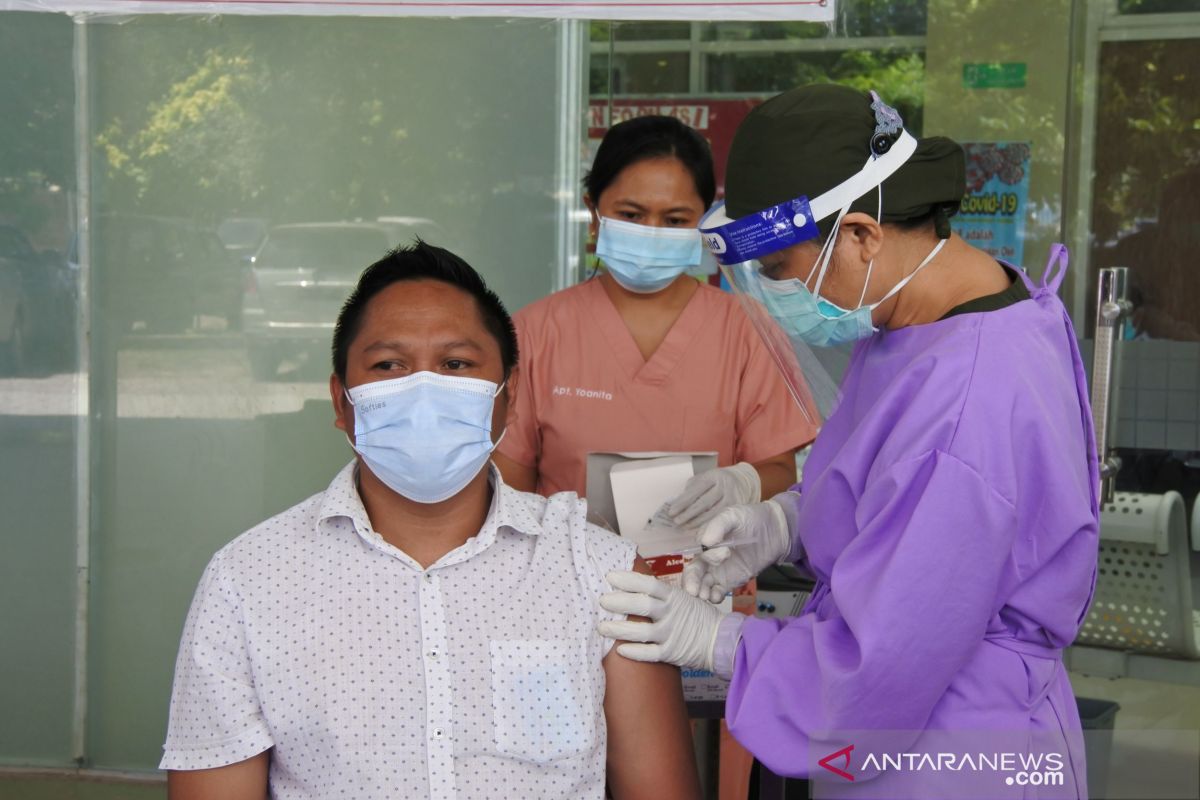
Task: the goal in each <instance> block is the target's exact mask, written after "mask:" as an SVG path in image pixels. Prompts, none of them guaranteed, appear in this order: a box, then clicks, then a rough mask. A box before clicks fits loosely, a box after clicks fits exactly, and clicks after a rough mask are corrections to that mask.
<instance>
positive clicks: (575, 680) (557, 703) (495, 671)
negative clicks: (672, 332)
mask: <svg viewBox="0 0 1200 800" xmlns="http://www.w3.org/2000/svg"><path fill="white" fill-rule="evenodd" d="M491 661H492V663H491V667H492V669H491V672H492V715H493V719H494V724H495V736H496V749H497V750H499V751H500V752H501V753H503V754H505V755H509V756H513V757H516V758H521V759H525V760H528V761H534V762H539V763H545V762H549V761H555V760H558V759H561V758H567V757H570V756H574V755H579V754H581V753H585V752H587V751H589V750H591V749H592V748H593V747H594V746H595V745H596V738H597V730H598V724H597V718H598V717H599V716H600V714H601V713H602V711H601V705H600V703H601V696H602V693H601V691H600V687H599V686H598V681H599V680H602V678H601V677H599V676H598V673H599V667H598V666H597V665H595V664H593V663H591V659H590V658H589V655H588V642H587V640H585V639H518V640H511V641H493V642H491Z"/></svg>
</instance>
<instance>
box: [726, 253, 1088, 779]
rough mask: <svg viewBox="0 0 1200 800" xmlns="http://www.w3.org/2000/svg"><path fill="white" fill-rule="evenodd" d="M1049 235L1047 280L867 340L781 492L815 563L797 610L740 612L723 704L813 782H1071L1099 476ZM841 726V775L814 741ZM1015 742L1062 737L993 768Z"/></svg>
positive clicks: (822, 742)
mask: <svg viewBox="0 0 1200 800" xmlns="http://www.w3.org/2000/svg"><path fill="white" fill-rule="evenodd" d="M1059 256H1061V257H1062V261H1061V267H1060V271H1059V273H1058V275H1057V276H1055V277H1054V278H1053V279H1051V280H1050V281H1049V283H1048V285H1047V283H1043V284H1042V285H1041V286H1034V285H1033V284H1032V283H1031V282H1030V281H1029V280H1028V278H1026V277H1025V276H1024V274H1022V280H1025V281H1026V283H1027V284H1028V285H1029V286H1030V291H1031V294H1032V295H1033V298H1032V300H1026V301H1022V302H1019V303H1016V304H1015V305H1012V306H1009V307H1007V308H1004V309H1001V310H998V311H992V312H986V313H974V314H964V315H960V316H955V317H951V318H949V319H945V320H941V321H939V322H935V323H932V324H929V325H920V326H915V327H911V328H904V329H900V330H895V331H884V332H881V333H879V334H876V335H875V336H874V337H872V338H871V339H869V340H866V341H864V342H862V343H861V344H860V345H859V346H858V348H857V350H856V351H855V353H854V356H853V359H852V361H851V363H850V366H849V368H848V370H847V373H846V376H845V379H844V381H843V385H842V390H843V400H842V402H841V405H840V406H839V407H838V409H837V411H836V412H835V413H834V414H833V415H832V416H831V417H830V418H829V420H828V422H827V424H826V425H825V427H824V429H823V430H822V431H821V433H820V436H819V437H818V438H817V441H816V443H815V444H814V446H813V450H812V454H811V455H810V457H809V459H808V461H807V463H806V464H805V468H804V482H803V492H802V494H798V493H796V492H797V491H798V490H793V492H787V493H784V494H783V495H780V496H779V498H777V499H779V500H782V501H783V504H784V507H785V512H786V513H787V515H788V517H789V522H790V523H791V524H792V526H793V527H792V530H794V531H797V532H798V535H799V536H800V537H801V539H802V543H803V546H804V551H805V553H806V556H805V558H804V559H803V561H802V562H801V563H800V565H799V566H801V567H802V568H805V569H807V570H808V571H810V572H811V573H812V574H813V575H814V576H815V577H816V578H817V580H818V584H817V588H816V590H815V592H814V594H813V596H812V598H811V599H810V601H809V603H808V606H807V607H806V608H805V611H804V613H803V614H802V615H801V616H799V617H794V618H791V619H788V620H786V621H780V620H771V619H753V618H751V619H747V620H746V622H745V625H744V626H743V628H742V633H741V639H740V642H739V644H738V647H737V651H736V656H735V663H734V674H733V680H732V683H731V685H730V688H729V696H728V701H727V704H726V717H727V719H728V723H729V728H730V730H731V731H732V732H733V734H734V736H736V737H737V739H738V740H739V741H741V742H742V744H744V745H745V746H746V747H747V748H748V749H749V750H750V751H751V752H752V753H754V755H755V756H757V757H758V758H759V759H760V760H761V761H762V762H763V763H764V764H766V765H767V766H768V767H769V768H771V769H772V770H773V771H775V772H776V773H779V774H783V775H789V776H803V777H811V778H812V779H813V780H814V786H815V793H816V796H817V797H881V798H893V799H895V798H907V797H920V798H933V797H970V798H981V797H998V798H999V797H1003V798H1008V797H1026V798H1028V797H1039V798H1044V797H1056V798H1057V797H1069V798H1076V797H1079V798H1086V797H1087V794H1086V788H1085V775H1084V757H1083V740H1082V736H1081V733H1080V722H1079V716H1078V712H1077V710H1076V706H1075V701H1074V697H1073V694H1072V691H1071V686H1070V684H1069V683H1068V680H1067V673H1066V671H1065V670H1064V668H1063V665H1062V660H1061V648H1063V647H1065V646H1066V645H1068V644H1070V642H1071V641H1072V640H1073V639H1074V638H1075V634H1076V631H1077V630H1078V628H1079V626H1080V624H1081V622H1082V620H1083V617H1084V614H1085V613H1086V610H1087V606H1088V603H1089V602H1090V600H1091V595H1092V590H1093V587H1094V584H1095V571H1096V553H1097V546H1098V532H1099V508H1098V497H1097V495H1098V483H1099V478H1098V468H1097V461H1096V453H1095V445H1094V441H1095V440H1094V435H1093V431H1092V422H1091V412H1090V410H1089V403H1088V399H1087V386H1086V383H1085V377H1084V371H1083V366H1082V363H1081V361H1080V358H1079V352H1078V348H1077V346H1076V340H1075V333H1074V330H1073V328H1072V326H1071V321H1070V318H1069V317H1068V315H1067V312H1066V309H1065V308H1064V307H1063V305H1062V303H1061V302H1060V301H1059V299H1058V297H1057V296H1056V294H1055V291H1056V290H1057V288H1058V285H1059V283H1060V282H1061V279H1062V273H1063V272H1064V271H1065V256H1066V254H1065V251H1061V252H1060V251H1059V250H1057V249H1056V251H1055V254H1054V255H1053V256H1052V257H1051V264H1050V265H1049V266H1047V269H1046V272H1047V275H1048V276H1049V274H1050V273H1051V271H1052V269H1053V267H1054V263H1055V262H1056V261H1058V260H1059ZM848 745H854V746H855V749H854V750H853V751H849V752H847V753H843V754H841V755H838V756H836V757H835V758H832V759H829V760H828V761H827V763H829V764H831V765H832V766H833V767H837V768H839V769H841V770H842V772H845V773H847V774H849V775H852V776H853V777H854V778H855V780H854V781H850V780H848V779H847V778H845V777H842V776H840V775H839V774H838V773H837V772H836V771H834V770H831V769H829V768H827V767H822V766H820V765H819V763H818V762H819V760H820V759H821V758H823V757H826V756H830V755H832V754H834V753H836V752H837V751H839V750H841V749H842V748H845V747H847V746H848ZM958 750H961V751H965V752H966V754H967V755H968V756H970V760H969V761H965V762H964V761H962V760H961V759H960V760H954V761H952V762H951V761H947V760H945V759H944V758H943V760H942V762H941V764H940V767H941V768H939V769H935V768H932V767H931V762H930V761H929V760H927V759H926V760H922V761H921V763H920V764H919V765H918V766H919V767H920V768H918V769H911V768H910V769H897V768H894V765H895V764H896V763H897V762H898V761H900V760H901V759H904V761H903V763H906V764H908V765H909V766H910V767H912V766H913V764H914V761H913V760H912V757H911V756H899V755H898V754H901V753H908V752H917V753H922V752H927V751H929V752H932V753H934V754H938V753H947V752H949V753H951V754H952V755H953V753H954V752H955V751H958ZM1014 750H1015V751H1016V752H1017V753H1021V752H1026V753H1033V754H1036V753H1042V754H1057V757H1058V758H1057V760H1056V759H1055V758H1054V756H1053V755H1047V756H1046V758H1047V760H1046V761H1044V762H1043V763H1042V764H1041V765H1040V767H1041V769H1036V768H1035V769H1032V770H1018V771H1023V772H1025V773H1026V774H1025V775H1024V776H1023V777H1022V776H1019V775H1016V774H1015V773H1014V771H1012V770H1011V769H1004V768H1003V767H997V770H998V771H993V770H991V769H989V767H991V766H992V765H993V763H995V759H998V758H1000V757H1001V756H1002V755H1003V754H1005V753H1009V752H1010V751H1014ZM871 752H874V753H875V754H876V756H875V758H874V760H870V759H868V755H869V754H870V753H871ZM880 754H891V755H894V756H897V758H896V759H895V760H893V761H891V762H887V763H885V762H884V761H883V759H882V758H881V756H880ZM993 757H994V758H993ZM989 759H991V760H989ZM935 760H936V755H935ZM1059 761H1061V762H1062V768H1061V769H1060V770H1058V771H1057V772H1058V773H1059V774H1060V775H1061V778H1055V776H1054V775H1053V774H1050V775H1047V774H1041V777H1033V778H1030V777H1029V774H1031V773H1033V772H1039V773H1053V772H1054V771H1055V770H1053V767H1054V766H1056V765H1058V763H1059ZM999 763H1000V764H1002V765H1006V766H1009V767H1011V766H1012V764H1013V763H1014V762H1013V761H1011V760H1005V761H1003V762H999ZM1017 763H1018V764H1020V763H1021V762H1020V761H1019V760H1018V761H1017ZM956 765H957V767H958V769H954V767H955V766H956ZM1024 765H1025V766H1031V765H1032V763H1031V762H1025V764H1024ZM972 767H974V768H972ZM1010 778H1012V779H1014V781H1013V783H1009V779H1010ZM1031 781H1032V782H1037V783H1042V784H1043V785H1041V786H1028V785H1021V784H1028V783H1030V782H1031ZM1060 781H1061V785H1054V786H1045V785H1044V784H1045V783H1056V784H1057V783H1059V782H1060Z"/></svg>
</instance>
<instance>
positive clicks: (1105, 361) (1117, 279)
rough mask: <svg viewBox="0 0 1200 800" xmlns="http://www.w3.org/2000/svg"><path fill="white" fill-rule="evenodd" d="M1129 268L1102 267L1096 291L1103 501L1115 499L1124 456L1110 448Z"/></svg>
mask: <svg viewBox="0 0 1200 800" xmlns="http://www.w3.org/2000/svg"><path fill="white" fill-rule="evenodd" d="M1128 281H1129V269H1128V268H1126V267H1109V268H1107V269H1102V270H1100V273H1099V290H1098V291H1097V293H1096V338H1095V343H1094V344H1095V353H1094V354H1093V356H1092V424H1093V426H1094V427H1095V430H1096V455H1097V457H1098V458H1099V459H1100V502H1101V503H1110V502H1112V497H1113V492H1114V490H1115V482H1116V477H1117V472H1119V471H1120V469H1121V459H1120V458H1118V457H1117V456H1116V454H1115V453H1112V452H1110V451H1109V435H1108V432H1109V430H1110V429H1111V427H1112V426H1113V425H1115V424H1116V421H1117V415H1116V407H1117V401H1116V397H1117V390H1118V388H1119V386H1120V370H1119V366H1120V365H1119V361H1118V359H1119V355H1120V341H1121V322H1122V320H1123V319H1124V318H1125V317H1126V316H1128V314H1129V311H1130V306H1129V300H1128V299H1126V298H1127V286H1128Z"/></svg>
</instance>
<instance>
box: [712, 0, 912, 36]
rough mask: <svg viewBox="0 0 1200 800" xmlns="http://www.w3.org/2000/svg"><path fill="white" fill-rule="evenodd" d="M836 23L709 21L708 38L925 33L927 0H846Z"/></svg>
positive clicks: (839, 7)
mask: <svg viewBox="0 0 1200 800" xmlns="http://www.w3.org/2000/svg"><path fill="white" fill-rule="evenodd" d="M838 13H839V19H838V21H837V23H836V24H834V25H832V26H830V25H822V24H820V23H816V22H706V23H702V24H701V38H702V39H704V40H705V41H725V42H732V41H764V40H771V39H823V38H830V37H833V36H840V37H860V36H924V35H925V27H926V20H927V17H928V0H846V2H843V3H839V4H838Z"/></svg>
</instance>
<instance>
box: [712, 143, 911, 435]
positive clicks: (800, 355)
mask: <svg viewBox="0 0 1200 800" xmlns="http://www.w3.org/2000/svg"><path fill="white" fill-rule="evenodd" d="M874 144H875V143H874V142H873V147H874ZM916 148H917V140H916V139H914V138H913V137H912V136H911V135H910V134H909V133H908V132H907V131H904V130H903V128H900V129H899V132H898V135H895V136H893V137H890V138H889V139H888V140H887V141H886V142H885V143H884V145H883V146H882V147H880V148H879V149H876V150H875V152H874V153H873V154H872V155H871V157H870V158H869V159H868V160H867V163H866V164H865V165H864V167H863V168H862V169H861V170H860V171H859V172H858V173H856V174H855V175H853V176H851V177H850V178H848V179H847V180H845V181H843V182H842V183H840V184H838V185H837V186H835V187H833V188H832V189H830V190H829V191H827V192H825V193H823V194H822V195H820V196H819V197H817V198H815V199H813V200H812V201H809V199H808V198H807V197H805V196H803V195H802V196H799V197H796V198H795V199H793V200H788V201H785V202H783V203H779V204H778V205H775V206H771V207H770V208H766V209H763V210H761V211H758V212H756V213H754V214H749V215H747V216H745V217H741V218H738V219H730V218H729V217H728V216H726V214H725V204H724V203H720V204H718V205H716V206H714V207H713V208H712V209H711V210H710V211H709V212H708V214H706V215H705V217H704V219H703V220H701V222H700V226H699V227H700V234H701V236H702V238H703V239H704V243H705V245H706V246H707V247H708V249H709V251H710V252H711V253H712V254H713V256H714V257H715V258H716V260H717V264H718V265H719V266H720V269H721V274H722V275H723V276H724V278H725V280H726V281H727V282H728V284H729V286H730V288H731V289H732V290H733V293H734V294H735V295H736V296H737V298H738V300H739V302H740V303H741V306H742V308H743V309H744V310H745V311H746V314H747V315H748V316H749V318H750V322H751V323H752V324H753V325H754V329H755V330H756V331H757V332H758V334H759V336H760V338H761V339H762V340H763V342H764V343H765V345H766V347H767V350H768V351H769V352H770V353H771V357H772V358H773V359H774V360H775V363H776V364H777V365H778V367H779V369H780V371H781V373H782V374H783V378H784V382H785V383H786V384H787V387H788V391H789V392H790V393H791V395H792V397H793V398H794V399H795V401H796V403H797V404H798V405H799V406H800V408H801V409H802V410H803V411H804V413H805V415H806V416H808V418H809V419H810V420H811V421H812V422H813V423H814V424H820V420H822V419H824V418H827V417H828V416H829V414H830V413H832V410H833V408H834V407H835V406H836V405H837V400H838V388H837V383H836V382H835V381H834V379H833V378H832V377H831V374H836V375H840V374H841V373H842V371H843V370H844V368H845V366H846V363H847V362H848V361H849V358H850V350H851V349H852V346H850V345H839V346H835V347H819V348H814V347H812V346H810V344H809V341H808V338H807V337H805V336H804V331H803V330H802V329H798V328H797V325H796V323H797V320H796V316H795V313H794V311H793V309H791V308H790V307H789V303H788V295H787V294H785V293H783V292H781V291H780V289H781V288H782V287H783V286H784V285H785V284H791V283H795V282H796V279H794V278H788V279H784V280H778V281H775V280H772V279H770V278H768V277H767V276H766V275H764V274H763V272H762V265H761V263H760V261H759V259H761V258H763V257H764V256H767V255H770V254H772V253H776V252H778V251H780V250H783V249H785V248H788V247H791V246H793V245H796V244H800V243H802V242H807V241H812V240H814V239H817V238H818V237H819V236H820V232H819V231H818V229H817V222H819V221H820V220H823V219H825V218H827V217H830V216H833V215H835V214H836V215H837V219H838V223H840V221H841V217H842V216H844V215H845V214H846V212H847V211H848V210H849V208H850V206H851V205H852V204H853V203H854V201H855V200H857V199H858V198H860V197H862V196H863V195H865V194H867V193H868V192H870V191H872V190H874V189H877V188H878V187H879V186H880V184H882V183H883V181H884V180H885V179H886V178H887V177H889V176H890V175H891V174H893V173H894V172H895V171H896V170H897V169H899V168H900V166H901V165H903V164H904V162H905V161H907V160H908V159H909V158H910V157H911V156H912V154H913V153H914V152H915V151H916ZM880 149H882V150H883V152H880ZM836 236H837V225H835V227H834V230H833V231H832V232H831V234H830V241H829V242H827V244H828V245H830V249H831V247H832V241H833V239H834V238H835V237H836ZM823 255H824V252H823ZM818 261H819V262H821V259H818ZM818 266H819V267H820V269H817V267H818ZM827 266H828V259H827V258H826V259H824V260H823V263H818V264H817V265H814V269H813V270H812V273H810V274H809V276H808V277H812V276H813V275H816V278H817V282H820V280H821V279H822V278H823V276H824V270H825V268H826V267H827ZM804 278H805V276H801V278H800V279H799V280H801V281H803V280H804Z"/></svg>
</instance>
